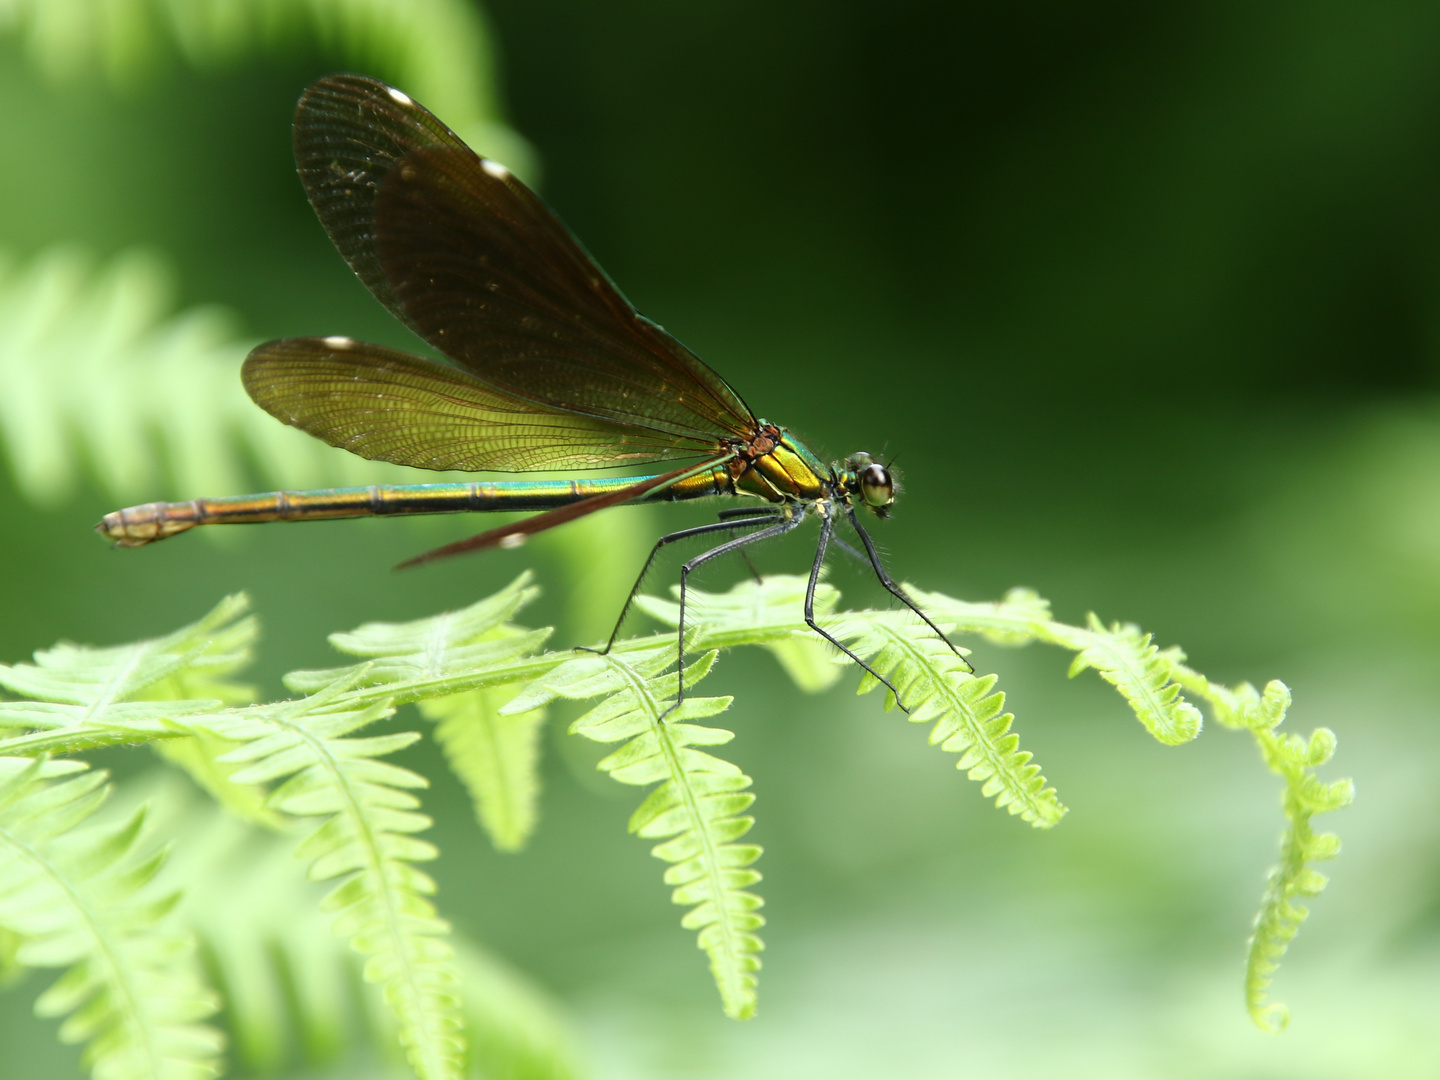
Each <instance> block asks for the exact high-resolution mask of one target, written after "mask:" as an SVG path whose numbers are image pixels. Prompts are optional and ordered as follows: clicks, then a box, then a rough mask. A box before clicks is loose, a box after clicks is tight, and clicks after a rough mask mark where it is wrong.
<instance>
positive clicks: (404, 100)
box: [385, 86, 415, 105]
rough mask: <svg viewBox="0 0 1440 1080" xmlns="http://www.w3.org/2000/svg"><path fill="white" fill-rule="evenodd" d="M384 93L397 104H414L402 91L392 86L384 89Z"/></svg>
mask: <svg viewBox="0 0 1440 1080" xmlns="http://www.w3.org/2000/svg"><path fill="white" fill-rule="evenodd" d="M385 92H386V93H387V94H389V95H390V97H391V98H392V99H393V100H394V101H396V102H398V103H399V104H401V105H414V104H415V102H413V101H411V100H410V95H409V94H407V93H405V92H404V91H403V90H396V89H395V88H394V87H393V86H387V87H386V88H385Z"/></svg>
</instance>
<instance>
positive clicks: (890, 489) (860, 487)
mask: <svg viewBox="0 0 1440 1080" xmlns="http://www.w3.org/2000/svg"><path fill="white" fill-rule="evenodd" d="M841 483H842V484H843V485H844V487H845V491H846V493H847V494H850V495H859V496H860V499H861V501H862V502H863V503H864V504H865V505H866V506H867V507H869V508H870V509H871V510H874V511H875V512H876V513H877V514H879V515H880V516H881V517H884V516H885V508H886V507H887V506H889V505H890V504H891V503H893V502H894V501H895V492H896V491H897V490H898V488H897V485H896V483H895V477H894V476H893V475H892V474H891V472H890V470H889V469H888V468H887V467H886V466H884V465H881V464H880V463H879V462H878V461H875V460H874V459H873V458H871V457H870V455H869V454H867V453H864V452H863V451H861V452H858V453H854V454H851V455H850V456H849V457H848V458H846V459H845V468H844V471H843V472H842V473H841Z"/></svg>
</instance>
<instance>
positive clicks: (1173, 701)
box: [1049, 614, 1202, 746]
mask: <svg viewBox="0 0 1440 1080" xmlns="http://www.w3.org/2000/svg"><path fill="white" fill-rule="evenodd" d="M1086 623H1087V624H1086V626H1085V628H1084V629H1081V628H1080V627H1074V626H1065V625H1064V624H1062V623H1054V622H1052V623H1050V624H1049V631H1050V635H1049V637H1050V640H1051V641H1052V642H1053V643H1054V644H1057V645H1062V646H1064V647H1065V648H1067V649H1074V650H1075V659H1074V661H1073V662H1072V663H1071V664H1070V675H1071V677H1074V676H1076V675H1078V674H1080V672H1082V671H1084V670H1085V669H1086V668H1094V669H1095V670H1096V671H1097V672H1098V673H1099V675H1100V677H1101V678H1102V679H1104V680H1105V681H1106V682H1108V683H1109V684H1110V685H1111V686H1113V687H1115V689H1116V690H1119V691H1120V696H1121V697H1123V698H1124V699H1125V700H1126V701H1128V702H1129V703H1130V708H1131V709H1133V710H1134V711H1135V716H1136V717H1137V718H1138V719H1139V721H1140V722H1141V723H1142V724H1144V725H1145V730H1146V731H1148V732H1150V734H1151V735H1153V736H1155V738H1157V739H1159V740H1160V741H1161V742H1162V743H1165V744H1166V745H1167V746H1178V745H1180V744H1181V743H1187V742H1189V741H1190V740H1192V739H1194V738H1195V737H1196V736H1197V735H1199V734H1200V725H1201V722H1202V717H1201V715H1200V710H1199V709H1197V708H1195V706H1194V705H1192V704H1190V702H1188V701H1186V700H1185V698H1184V697H1183V696H1181V693H1180V686H1179V684H1178V683H1175V682H1173V681H1171V676H1172V675H1173V672H1174V661H1175V659H1177V657H1174V656H1171V655H1169V654H1162V653H1161V651H1160V649H1159V647H1158V646H1156V645H1154V644H1153V643H1152V642H1151V640H1150V635H1149V634H1146V633H1144V632H1143V631H1142V630H1141V629H1140V628H1139V627H1138V626H1135V625H1133V624H1131V623H1118V622H1117V623H1114V624H1112V625H1111V626H1109V627H1106V625H1105V624H1104V623H1102V622H1101V621H1100V620H1099V619H1098V618H1096V617H1095V615H1094V614H1091V615H1089V616H1088V617H1087V620H1086ZM1178 659H1184V657H1183V655H1181V656H1179V657H1178Z"/></svg>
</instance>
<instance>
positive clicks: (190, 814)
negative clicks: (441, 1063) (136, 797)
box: [132, 773, 577, 1080]
mask: <svg viewBox="0 0 1440 1080" xmlns="http://www.w3.org/2000/svg"><path fill="white" fill-rule="evenodd" d="M134 786H135V787H139V788H140V789H141V790H142V791H143V793H144V796H145V799H146V802H147V803H148V804H149V806H150V808H151V809H150V813H149V815H148V820H149V821H150V822H152V823H153V825H154V827H155V829H156V830H157V831H160V832H163V834H164V835H166V836H167V837H169V838H170V839H171V841H172V843H173V846H174V854H173V855H172V857H171V859H170V861H169V862H168V863H167V864H166V868H165V871H164V877H165V879H167V880H173V881H183V882H186V883H188V887H187V888H186V890H185V895H184V898H183V900H182V902H181V904H180V905H179V907H177V909H176V913H175V915H176V918H178V919H179V920H180V921H181V922H182V923H184V924H186V925H188V926H189V927H191V928H192V929H193V930H194V932H195V934H196V935H197V937H198V938H199V940H200V943H201V947H202V949H203V950H204V953H205V957H206V966H207V969H208V971H209V972H211V974H212V979H213V981H214V983H215V985H216V987H217V988H218V989H219V990H220V991H221V992H222V993H223V995H224V998H225V1011H224V1015H223V1021H224V1024H225V1027H226V1029H227V1031H228V1032H229V1034H230V1036H231V1044H232V1053H233V1056H234V1061H235V1069H236V1071H238V1072H243V1073H244V1074H246V1075H252V1074H258V1075H272V1074H276V1073H285V1074H286V1075H290V1074H291V1073H292V1072H294V1071H296V1070H298V1069H300V1068H301V1067H302V1066H303V1067H304V1068H305V1072H306V1075H309V1074H310V1072H312V1071H313V1072H324V1073H325V1075H330V1072H329V1071H327V1069H329V1070H333V1069H335V1068H336V1067H337V1066H340V1065H342V1063H344V1062H345V1061H346V1059H347V1058H348V1059H349V1060H350V1061H354V1059H355V1051H356V1049H357V1047H360V1046H365V1045H368V1046H371V1047H373V1049H374V1052H375V1055H376V1056H378V1057H380V1058H381V1059H384V1060H389V1059H392V1058H394V1057H395V1056H396V1038H395V1037H396V1034H397V1032H396V1027H395V1023H394V1021H393V1018H392V1017H391V1016H390V1014H389V1010H388V1009H387V1008H386V1005H385V1002H384V1000H383V991H382V989H381V988H379V987H376V986H374V985H372V984H368V983H365V982H364V981H363V979H362V978H361V972H360V964H359V963H358V962H357V961H358V959H359V958H358V957H357V956H356V954H355V953H354V952H353V951H352V950H351V949H350V948H349V946H348V945H347V944H346V943H345V942H344V941H343V940H341V939H340V938H338V937H336V936H335V935H333V934H331V933H329V931H328V926H327V922H328V919H327V917H326V916H325V914H324V913H323V912H322V911H321V910H320V901H321V899H322V897H323V895H324V892H325V891H326V890H325V888H324V886H322V885H319V884H317V883H314V882H310V881H306V880H305V879H304V878H303V877H302V876H301V875H297V874H296V873H295V859H294V854H293V847H294V843H293V840H291V839H290V838H289V837H284V836H277V835H276V834H274V833H273V832H271V831H268V830H257V829H255V828H252V827H250V826H249V825H248V824H247V823H244V822H241V821H237V820H235V819H234V818H233V817H231V816H229V815H227V814H225V813H223V812H221V811H219V810H218V809H217V808H215V807H212V806H207V805H205V804H204V803H203V802H202V801H201V799H200V798H199V797H198V796H197V795H196V793H195V791H194V789H193V788H191V787H190V786H189V785H188V784H185V783H184V782H183V781H180V780H178V779H177V778H175V777H174V776H173V774H170V773H159V774H150V776H149V777H146V778H141V779H140V780H139V781H137V782H135V785H134ZM132 790H133V788H132ZM454 946H455V951H456V957H455V967H456V971H457V972H458V974H459V977H460V989H461V990H462V991H463V998H464V1017H465V1032H466V1037H467V1042H468V1043H469V1044H470V1050H469V1066H468V1068H467V1071H466V1076H467V1077H469V1076H480V1077H489V1078H497V1080H498V1078H500V1077H512V1078H516V1080H519V1078H522V1077H524V1078H533V1080H570V1078H572V1077H575V1076H576V1075H577V1069H576V1066H575V1064H574V1061H575V1053H574V1050H573V1048H572V1043H573V1039H572V1036H571V1035H570V1033H569V1031H568V1025H567V1023H566V1021H565V1019H564V1017H563V1014H562V1012H561V1010H560V1009H559V1008H558V1006H557V1005H556V1004H555V1003H553V1002H552V1001H550V1000H549V998H548V997H547V995H545V994H544V993H543V992H542V991H540V990H539V989H538V988H536V987H535V986H533V985H532V984H531V983H530V981H529V980H528V979H526V978H525V977H524V976H523V975H522V974H520V973H518V972H515V971H513V970H511V969H510V968H509V967H508V966H507V965H505V964H504V963H503V962H501V961H499V960H497V959H496V958H494V957H492V956H490V955H489V954H488V953H486V952H485V950H483V949H481V948H479V947H477V946H475V945H473V944H471V943H468V942H466V941H464V940H463V938H456V939H455V940H454ZM403 1068H404V1067H403V1065H402V1066H401V1069H402V1070H403ZM336 1075H339V1073H336ZM367 1075H368V1073H367Z"/></svg>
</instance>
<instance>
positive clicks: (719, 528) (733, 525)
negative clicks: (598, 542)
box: [576, 511, 775, 656]
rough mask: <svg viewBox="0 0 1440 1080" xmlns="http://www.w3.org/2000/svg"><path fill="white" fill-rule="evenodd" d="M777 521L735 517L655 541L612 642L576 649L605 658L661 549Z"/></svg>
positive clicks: (768, 517)
mask: <svg viewBox="0 0 1440 1080" xmlns="http://www.w3.org/2000/svg"><path fill="white" fill-rule="evenodd" d="M774 520H775V515H774V514H773V513H769V514H762V515H760V516H758V517H749V518H744V519H742V520H739V521H736V520H734V517H733V511H732V517H731V519H730V520H727V521H721V522H719V523H717V524H713V525H697V526H695V527H694V528H693V529H681V530H680V531H679V532H673V533H670V534H669V535H668V536H662V537H661V538H660V539H659V540H656V541H655V546H654V547H652V548H651V549H650V555H649V557H648V558H647V559H646V560H645V565H644V566H643V567H642V568H641V569H640V576H639V577H637V578H636V579H635V584H634V585H632V586H630V595H629V596H627V597H626V598H625V606H624V607H622V608H621V609H620V617H619V618H618V619H616V620H615V628H614V629H613V630H611V631H610V640H608V641H607V642H605V647H604V648H603V649H592V648H590V647H589V646H587V645H577V646H576V648H578V649H580V650H581V651H582V652H593V653H599V654H600V655H601V656H604V655H605V654H606V653H608V652H609V651H610V650H611V649H612V648H613V647H614V645H615V639H616V638H617V637H619V636H620V627H621V626H622V625H624V623H625V616H626V615H628V614H630V608H631V607H632V606H633V605H634V603H635V597H636V596H637V595H638V594H639V592H640V586H641V585H643V584H644V582H645V575H646V574H648V573H650V566H651V564H652V563H654V561H655V556H656V555H658V554H660V549H661V548H663V547H664V546H665V545H666V544H673V543H675V541H677V540H688V539H689V538H690V537H692V536H704V535H705V534H706V533H713V532H724V531H725V530H727V529H756V528H759V527H760V526H761V525H769V524H772V523H773V522H774Z"/></svg>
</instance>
